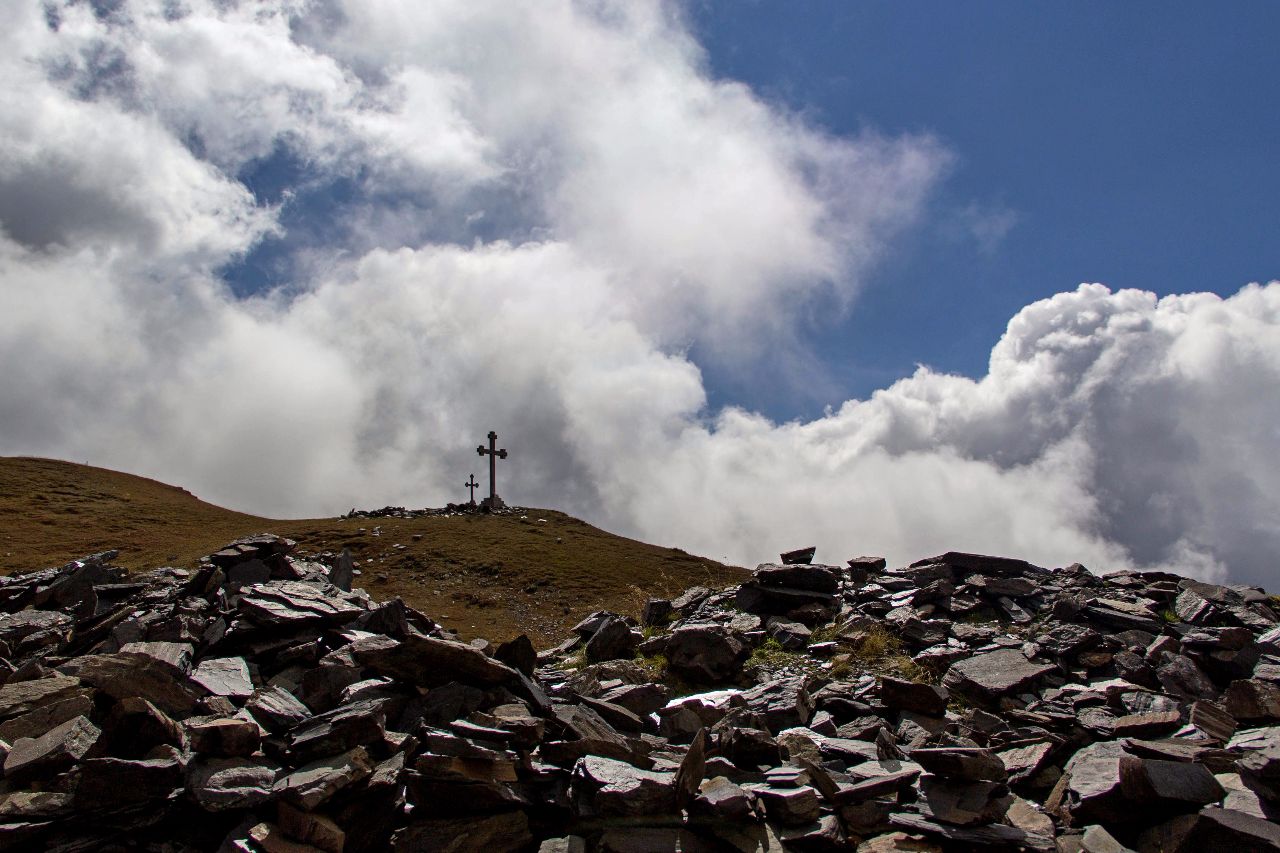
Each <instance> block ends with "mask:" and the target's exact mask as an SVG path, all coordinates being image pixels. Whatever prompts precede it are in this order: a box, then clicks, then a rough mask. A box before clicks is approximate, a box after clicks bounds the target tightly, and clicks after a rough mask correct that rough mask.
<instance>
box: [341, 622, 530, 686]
mask: <svg viewBox="0 0 1280 853" xmlns="http://www.w3.org/2000/svg"><path fill="white" fill-rule="evenodd" d="M349 648H350V653H351V655H352V656H353V657H354V658H355V660H357V661H358V662H359V663H360V664H362V665H363V666H366V667H368V668H369V669H372V670H373V671H375V672H377V673H379V674H382V675H388V676H391V677H392V678H400V679H404V680H406V681H409V682H411V683H413V684H420V685H423V686H426V687H433V686H439V685H442V684H445V683H447V682H450V681H461V682H463V683H466V684H472V685H477V686H490V687H496V686H498V685H504V684H508V685H509V684H514V683H518V682H519V678H520V675H519V672H518V671H517V670H515V669H512V668H511V667H509V666H507V665H506V664H504V663H501V662H500V661H496V660H494V659H493V658H491V657H489V656H488V655H486V654H485V653H484V652H482V651H480V650H479V649H476V648H473V647H472V646H469V645H467V644H466V643H459V642H456V641H453V640H439V639H436V638H435V637H424V636H419V635H417V634H411V635H409V636H407V637H405V638H404V640H403V641H395V640H390V639H389V638H386V637H374V638H370V639H369V640H363V639H362V640H357V641H355V642H354V643H352V644H351V645H350V647H349Z"/></svg>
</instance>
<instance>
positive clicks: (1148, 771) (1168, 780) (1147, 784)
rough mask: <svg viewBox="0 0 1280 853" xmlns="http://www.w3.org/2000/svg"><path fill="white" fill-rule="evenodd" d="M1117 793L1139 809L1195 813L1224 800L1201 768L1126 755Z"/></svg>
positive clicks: (1199, 765)
mask: <svg viewBox="0 0 1280 853" xmlns="http://www.w3.org/2000/svg"><path fill="white" fill-rule="evenodd" d="M1120 789H1121V792H1122V793H1123V794H1124V797H1125V799H1127V800H1129V801H1130V802H1132V803H1134V804H1135V805H1138V806H1147V807H1158V808H1165V809H1176V810H1183V811H1192V810H1197V809H1199V808H1200V807H1201V806H1206V805H1209V804H1210V803H1217V802H1220V801H1221V800H1222V798H1223V797H1224V796H1226V792H1225V791H1224V790H1223V789H1222V786H1221V785H1219V784H1218V780H1216V779H1214V778H1213V774H1212V773H1211V772H1209V770H1208V768H1206V767H1205V766H1204V765H1203V764H1196V763H1190V762H1183V761H1162V760H1159V759H1153V758H1138V757H1137V756H1132V755H1126V756H1122V757H1121V758H1120Z"/></svg>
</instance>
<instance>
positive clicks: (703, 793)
mask: <svg viewBox="0 0 1280 853" xmlns="http://www.w3.org/2000/svg"><path fill="white" fill-rule="evenodd" d="M754 803H755V798H754V797H752V796H751V795H750V794H749V793H748V792H747V791H746V790H745V789H743V788H742V787H740V786H739V785H736V784H734V783H733V782H730V781H729V780H728V779H726V778H725V777H724V776H716V777H714V778H711V779H705V780H703V782H702V784H701V785H699V786H698V795H697V796H696V797H695V798H694V801H693V803H692V805H691V806H690V811H692V812H694V813H695V814H700V815H706V816H709V817H715V818H720V819H723V820H729V821H743V820H747V819H748V818H751V817H753V816H754V815H755V812H754Z"/></svg>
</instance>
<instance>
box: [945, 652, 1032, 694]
mask: <svg viewBox="0 0 1280 853" xmlns="http://www.w3.org/2000/svg"><path fill="white" fill-rule="evenodd" d="M1054 669H1055V667H1053V666H1050V665H1048V664H1038V663H1032V662H1031V661H1029V660H1027V659H1026V657H1024V656H1023V654H1022V653H1021V652H1019V651H1014V650H1012V649H1001V650H999V651H994V652H988V653H987V654H982V655H976V656H974V657H971V658H969V659H967V660H962V661H960V662H959V663H955V664H952V665H951V668H950V669H948V670H947V674H946V676H945V677H944V678H943V685H944V686H946V687H947V688H948V689H949V690H951V691H952V692H954V693H960V694H962V695H964V696H966V697H968V698H970V699H973V700H974V701H977V702H980V703H983V704H988V705H990V704H994V703H995V702H996V701H998V700H999V698H1000V697H1001V696H1005V695H1007V694H1009V693H1014V692H1017V691H1020V690H1023V689H1025V688H1027V687H1028V686H1030V685H1032V684H1034V683H1035V682H1036V680H1038V679H1039V678H1042V677H1043V676H1045V675H1048V674H1049V673H1051V672H1053V671H1054Z"/></svg>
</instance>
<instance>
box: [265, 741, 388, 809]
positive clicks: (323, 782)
mask: <svg viewBox="0 0 1280 853" xmlns="http://www.w3.org/2000/svg"><path fill="white" fill-rule="evenodd" d="M372 772H373V765H372V763H371V762H370V760H369V754H368V753H367V752H366V751H365V749H364V747H362V746H357V747H355V748H354V749H350V750H348V751H347V752H344V753H342V754H341V755H336V756H330V757H328V758H322V759H319V760H317V761H312V762H311V763H309V764H306V765H303V766H302V767H299V768H298V769H296V770H293V771H291V772H289V774H288V775H286V776H284V777H282V778H281V779H279V780H277V781H276V783H275V786H274V793H275V794H276V795H278V796H279V797H281V798H283V799H284V800H285V801H286V802H288V803H291V804H293V805H295V806H298V807H299V808H301V809H304V810H306V811H312V810H314V809H315V808H316V807H318V806H319V805H321V804H322V803H324V802H325V801H327V800H329V799H330V798H331V797H333V796H334V794H336V793H338V792H339V791H340V790H342V789H343V788H345V787H347V786H348V785H351V784H353V783H355V782H359V781H360V780H362V779H364V778H365V777H367V776H369V774H371V773H372Z"/></svg>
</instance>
